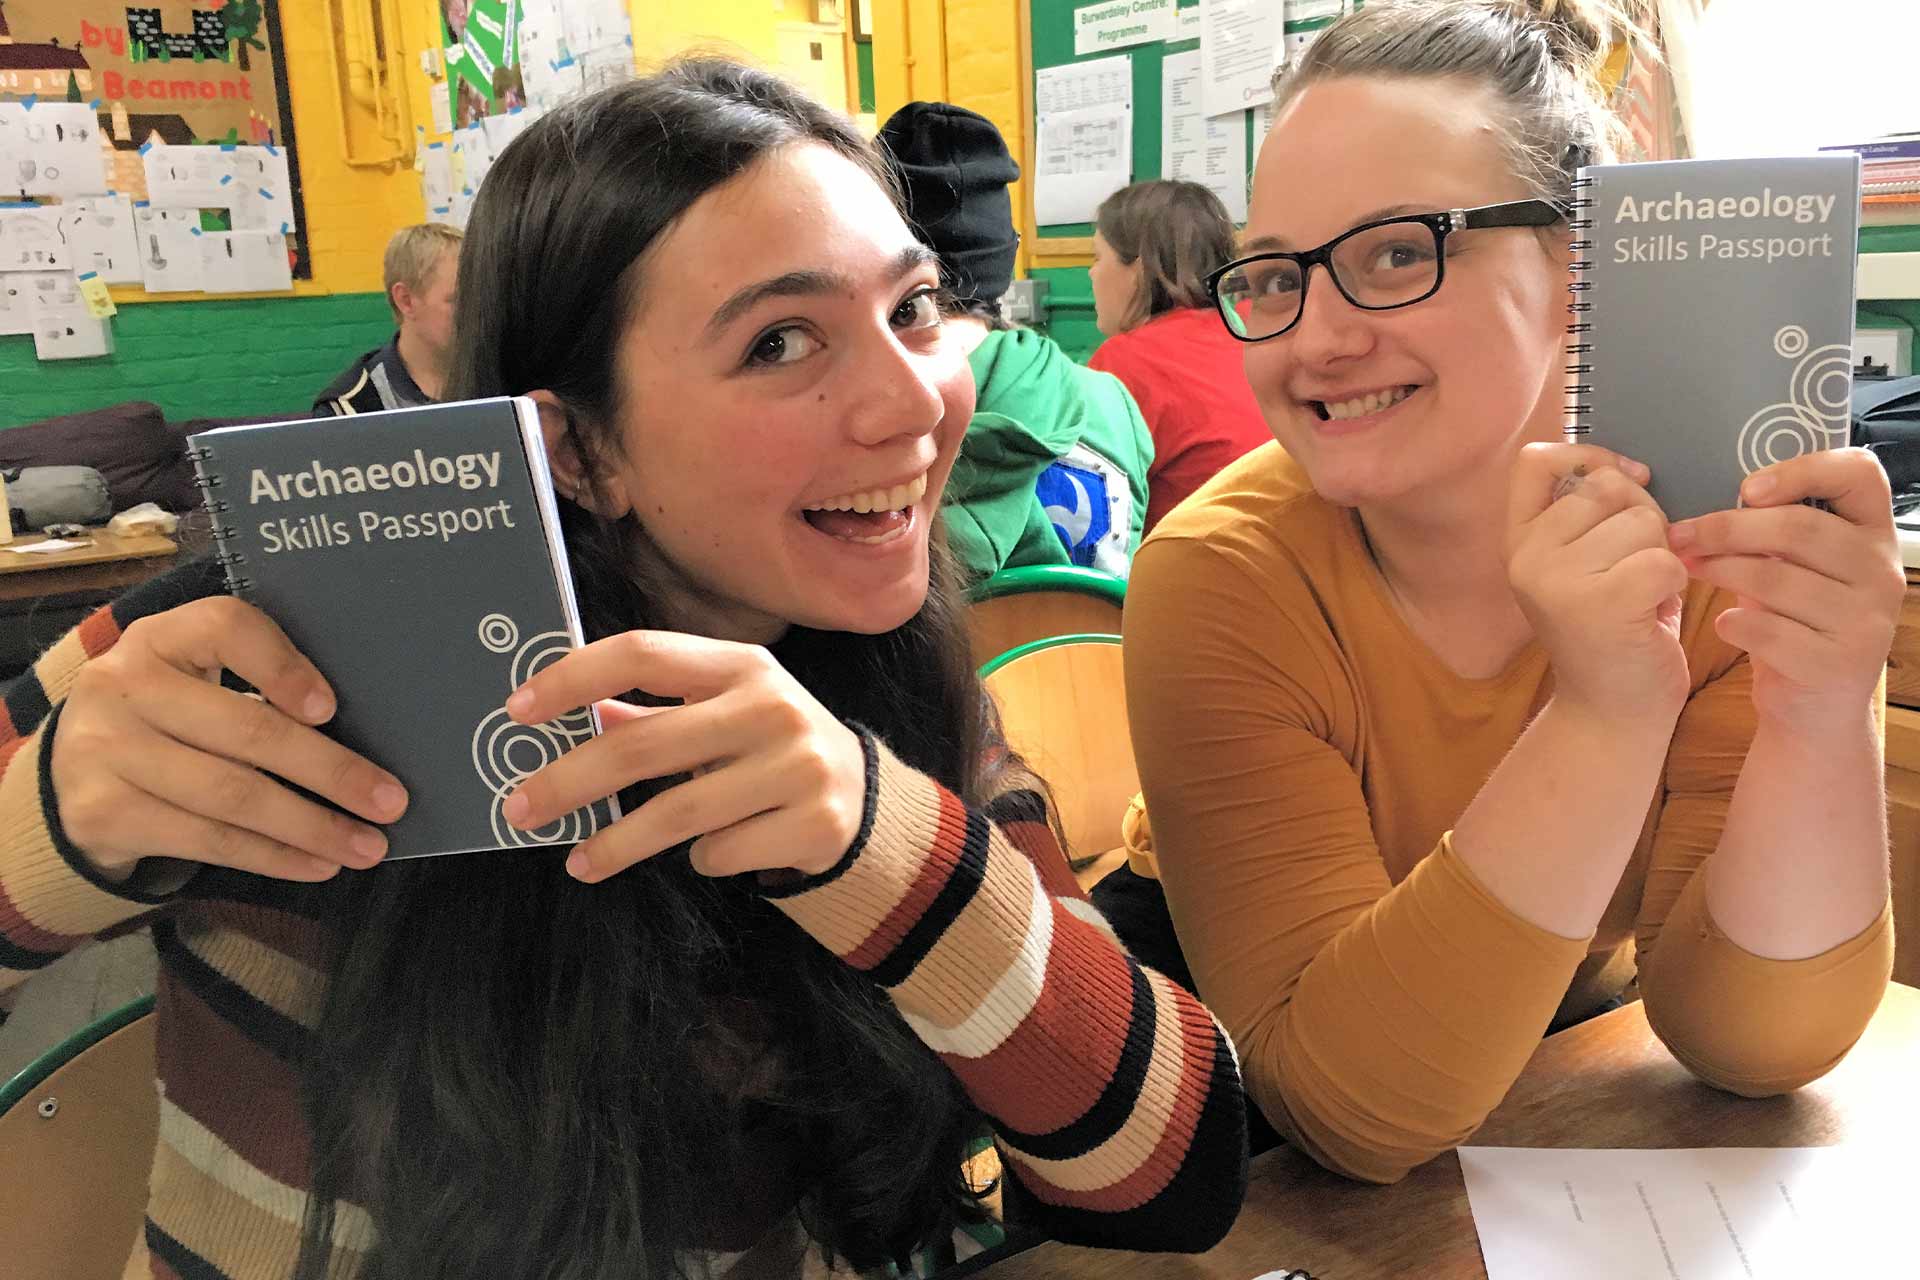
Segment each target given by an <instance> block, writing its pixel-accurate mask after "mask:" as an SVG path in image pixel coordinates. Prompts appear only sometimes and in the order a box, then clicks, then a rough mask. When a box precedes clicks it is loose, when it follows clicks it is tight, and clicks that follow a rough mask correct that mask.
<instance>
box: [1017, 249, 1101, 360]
mask: <svg viewBox="0 0 1920 1280" xmlns="http://www.w3.org/2000/svg"><path fill="white" fill-rule="evenodd" d="M1031 274H1032V276H1033V278H1034V279H1035V280H1045V281H1046V282H1047V303H1046V308H1047V322H1046V323H1045V324H1042V325H1035V326H1034V327H1035V328H1037V329H1039V330H1040V332H1042V333H1044V334H1046V335H1047V336H1048V337H1049V338H1052V339H1053V340H1054V341H1055V342H1057V343H1059V344H1060V347H1061V349H1062V350H1064V351H1065V352H1066V353H1067V354H1068V355H1070V356H1072V357H1073V358H1074V359H1075V360H1078V361H1080V362H1081V363H1083V364H1084V363H1085V362H1086V359H1087V357H1088V356H1090V355H1092V354H1093V349H1094V348H1095V347H1097V346H1099V345H1100V342H1101V335H1100V327H1099V326H1098V325H1096V324H1095V323H1094V322H1093V284H1092V282H1091V281H1090V280H1089V279H1088V278H1087V269H1086V268H1085V267H1035V268H1034V269H1033V271H1032V272H1031Z"/></svg>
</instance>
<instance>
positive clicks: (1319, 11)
mask: <svg viewBox="0 0 1920 1280" xmlns="http://www.w3.org/2000/svg"><path fill="white" fill-rule="evenodd" d="M1286 5H1287V58H1286V60H1287V62H1288V64H1289V65H1291V64H1293V63H1295V62H1298V61H1299V60H1300V57H1301V55H1302V54H1304V53H1306V51H1307V50H1308V49H1311V48H1312V47H1313V42H1314V41H1315V40H1318V39H1319V38H1320V34H1321V33H1322V32H1324V31H1325V30H1326V29H1327V28H1328V27H1330V26H1332V25H1333V23H1334V20H1335V19H1336V18H1338V17H1340V16H1341V15H1342V14H1345V13H1348V12H1351V10H1352V8H1353V4H1352V0H1286Z"/></svg>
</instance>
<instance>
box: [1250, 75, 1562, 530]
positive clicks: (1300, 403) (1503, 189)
mask: <svg viewBox="0 0 1920 1280" xmlns="http://www.w3.org/2000/svg"><path fill="white" fill-rule="evenodd" d="M1496 119H1497V116H1496V114H1495V113H1494V111H1493V110H1492V102H1491V99H1490V98H1489V97H1488V96H1487V95H1486V94H1485V93H1484V91H1481V90H1475V89H1471V88H1468V89H1464V90H1463V88H1462V86H1461V85H1460V84H1459V83H1457V82H1453V81H1442V80H1405V79H1375V78H1363V77H1354V78H1347V79H1335V80H1327V81H1321V82H1319V83H1316V84H1313V85H1311V86H1309V87H1307V88H1306V89H1304V90H1302V91H1301V92H1300V93H1299V95H1298V96H1296V97H1294V98H1293V99H1292V100H1291V101H1290V102H1288V103H1287V104H1286V105H1285V106H1284V107H1283V108H1282V110H1281V112H1280V113H1279V115H1278V116H1276V117H1275V119H1274V122H1273V130H1272V132H1271V133H1270V134H1269V136H1268V138H1267V141H1266V144H1265V146H1264V147H1263V148H1262V150H1261V153H1260V162H1259V167H1258V169H1257V171H1256V174H1255V177H1254V185H1253V197H1252V203H1251V207H1250V209H1249V216H1248V220H1247V235H1246V248H1245V250H1244V252H1246V253H1258V252H1261V251H1263V250H1286V251H1294V252H1299V251H1303V250H1307V249H1311V248H1313V247H1315V246H1317V245H1321V244H1324V243H1326V242H1327V241H1329V240H1331V239H1333V238H1334V237H1335V236H1337V235H1339V234H1341V233H1342V232H1344V231H1347V230H1350V229H1351V228H1353V227H1356V226H1358V225H1360V224H1361V223H1364V222H1371V221H1373V220H1375V219H1378V218H1384V217H1393V216H1396V215H1399V214H1407V213H1431V212H1435V211H1438V210H1446V209H1468V208H1473V207H1475V206H1477V205H1484V204H1493V203H1496V202H1499V201H1505V200H1521V199H1526V198H1528V197H1529V196H1531V195H1533V194H1534V193H1533V192H1531V191H1529V190H1528V189H1527V188H1526V187H1525V186H1524V185H1523V184H1522V183H1521V182H1520V180H1519V179H1518V178H1516V177H1515V176H1514V175H1513V173H1512V171H1511V169H1510V167H1509V165H1508V164H1507V161H1506V156H1505V152H1504V149H1503V148H1502V146H1501V143H1500V138H1499V135H1498V132H1497V125H1496V124H1495V121H1496ZM1566 245H1567V236H1566V229H1565V227H1564V225H1561V226H1557V227H1554V228H1549V229H1547V232H1546V233H1545V234H1544V237H1543V233H1541V232H1536V231H1532V230H1526V229H1515V228H1498V229H1486V230H1474V231H1462V232H1455V233H1453V234H1452V235H1450V236H1449V237H1448V238H1447V241H1446V249H1445V253H1446V259H1445V277H1444V280H1443V282H1442V284H1441V286H1440V290H1439V292H1438V293H1436V294H1434V295H1433V296H1432V297H1431V298H1428V299H1426V300H1425V301H1423V302H1418V303H1415V304H1413V305H1412V306H1409V307H1403V308H1400V309H1398V310H1392V311H1365V310H1361V309H1360V308H1358V307H1355V306H1354V305H1353V304H1351V303H1349V302H1348V301H1347V300H1346V299H1345V298H1343V297H1342V296H1341V295H1340V292H1339V291H1338V290H1337V289H1335V288H1334V287H1333V284H1332V282H1331V281H1330V280H1328V279H1327V275H1326V271H1325V269H1324V268H1321V267H1316V268H1314V269H1313V270H1312V271H1311V272H1310V274H1309V277H1308V280H1307V285H1306V300H1305V306H1304V309H1303V311H1302V313H1301V316H1300V321H1299V323H1298V324H1297V325H1295V326H1294V327H1293V328H1292V329H1291V330H1289V331H1288V332H1286V333H1284V334H1282V335H1280V336H1279V337H1277V338H1272V339H1269V340H1268V341H1265V342H1261V343H1257V344H1254V345H1250V346H1248V347H1247V349H1246V353H1245V354H1246V370H1247V379H1248V381H1249V382H1250V383H1251V384H1252V386H1253V391H1254V396H1255V398H1256V399H1257V400H1258V401H1259V403H1260V408H1261V412H1262V413H1263V414H1264V415H1265V417H1266V419H1267V423H1268V425H1269V426H1270V427H1271V428H1272V429H1273V433H1274V435H1275V436H1276V437H1278V439H1279V441H1280V443H1281V444H1282V445H1283V446H1284V447H1285V448H1286V450H1287V452H1288V453H1290V454H1291V455H1292V456H1293V457H1294V458H1295V459H1297V460H1298V461H1299V462H1300V463H1301V464H1302V465H1303V466H1304V467H1305V468H1306V470H1307V473H1308V474H1309V475H1310V476H1311V477H1312V479H1313V484H1314V487H1315V489H1317V490H1318V491H1319V492H1320V493H1321V494H1322V495H1323V496H1325V497H1327V498H1329V499H1330V500H1332V501H1334V502H1338V503H1342V504H1345V505H1350V506H1364V505H1368V504H1372V503H1380V502H1390V501H1392V500H1394V499H1396V498H1400V497H1403V496H1406V495H1409V494H1417V493H1419V492H1420V491H1422V490H1423V489H1427V488H1429V487H1431V486H1435V485H1440V484H1444V483H1448V482H1457V481H1459V480H1461V479H1462V478H1463V477H1467V476H1474V475H1477V476H1482V477H1484V476H1485V475H1487V474H1488V473H1489V472H1490V471H1497V473H1498V474H1499V475H1501V476H1504V475H1505V469H1506V466H1507V462H1508V460H1509V458H1510V457H1511V455H1512V453H1513V451H1514V450H1515V449H1517V448H1518V447H1519V445H1520V444H1521V443H1523V442H1525V441H1526V440H1530V439H1540V440H1550V439H1556V438H1558V434H1559V429H1560V422H1561V412H1562V410H1561V402H1562V398H1563V385H1564V381H1565V375H1564V364H1565V359H1564V357H1565V346H1564V344H1565V340H1566V339H1565V324H1566V319H1567V316H1566V311H1565V303H1566V299H1567V292H1566V287H1567V278H1568V277H1567V274H1566V266H1567V247H1566Z"/></svg>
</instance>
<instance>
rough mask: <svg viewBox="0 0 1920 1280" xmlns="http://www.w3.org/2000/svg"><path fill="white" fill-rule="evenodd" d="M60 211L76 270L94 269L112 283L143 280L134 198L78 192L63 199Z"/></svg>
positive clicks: (112, 194)
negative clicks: (134, 226) (68, 198)
mask: <svg viewBox="0 0 1920 1280" xmlns="http://www.w3.org/2000/svg"><path fill="white" fill-rule="evenodd" d="M59 214H60V232H61V234H62V235H64V236H65V237H66V238H67V248H68V250H69V252H71V253H72V255H73V269H74V270H75V271H92V272H94V273H96V274H97V275H99V277H100V278H101V279H102V280H105V281H106V282H107V283H108V284H139V283H140V250H139V247H138V245H137V243H136V242H135V240H134V235H133V201H132V200H131V199H129V198H128V197H126V196H124V195H120V194H118V193H109V194H107V195H102V196H75V197H73V198H72V199H70V200H64V201H62V202H61V204H60V206H59Z"/></svg>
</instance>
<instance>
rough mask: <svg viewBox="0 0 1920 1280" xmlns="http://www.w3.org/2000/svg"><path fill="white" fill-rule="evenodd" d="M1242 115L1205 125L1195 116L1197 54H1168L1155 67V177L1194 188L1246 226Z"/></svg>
mask: <svg viewBox="0 0 1920 1280" xmlns="http://www.w3.org/2000/svg"><path fill="white" fill-rule="evenodd" d="M1246 119H1247V118H1246V115H1245V114H1244V113H1242V112H1238V111H1236V112H1234V113H1233V114H1232V115H1227V116H1219V117H1217V118H1214V119H1208V118H1207V117H1206V116H1205V115H1203V114H1201V111H1200V51H1199V50H1197V49H1196V50H1193V51H1191V52H1188V53H1170V54H1168V55H1167V56H1166V57H1165V58H1164V59H1162V61H1161V63H1160V128H1161V134H1160V176H1161V177H1163V178H1177V179H1184V180H1185V181H1187V182H1197V183H1199V184H1200V185H1201V186H1204V187H1206V188H1207V189H1208V190H1209V191H1211V192H1213V194H1215V195H1216V196H1219V197H1220V203H1221V204H1224V205H1225V206H1227V216H1228V217H1230V218H1232V219H1233V220H1234V221H1235V222H1236V223H1241V222H1245V221H1246V220H1247V137H1246V130H1247V126H1246Z"/></svg>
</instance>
